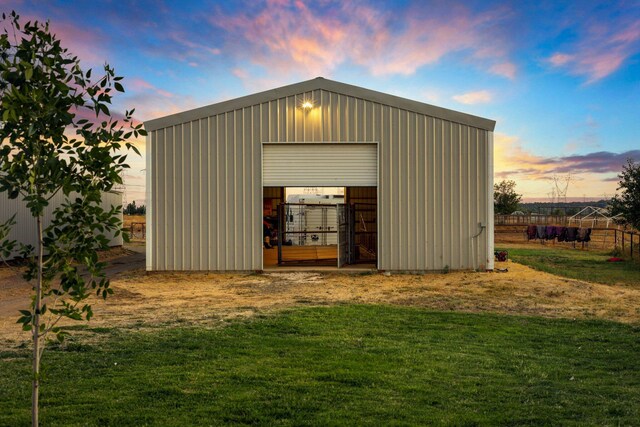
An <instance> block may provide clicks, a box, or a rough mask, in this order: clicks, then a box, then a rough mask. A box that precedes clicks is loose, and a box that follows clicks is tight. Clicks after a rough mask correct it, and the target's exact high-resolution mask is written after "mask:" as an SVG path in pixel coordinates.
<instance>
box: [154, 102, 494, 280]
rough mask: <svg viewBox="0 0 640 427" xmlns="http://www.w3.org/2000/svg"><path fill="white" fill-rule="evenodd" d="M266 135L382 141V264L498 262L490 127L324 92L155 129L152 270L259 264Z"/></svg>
mask: <svg viewBox="0 0 640 427" xmlns="http://www.w3.org/2000/svg"><path fill="white" fill-rule="evenodd" d="M305 98H312V99H313V101H314V103H315V108H314V109H313V110H311V111H304V110H302V109H300V108H299V107H298V103H299V101H300V100H302V99H305ZM178 134H179V135H180V138H177V137H176V135H178ZM264 142H277V143H304V142H333V143H336V142H351V143H353V142H376V143H378V158H379V160H378V161H379V164H378V171H377V175H378V189H377V200H378V204H379V205H378V224H377V228H378V243H379V244H378V267H379V268H380V269H382V270H439V269H443V268H446V267H448V268H452V269H455V268H460V269H471V268H485V267H488V268H491V267H490V262H491V256H490V255H491V253H490V250H489V249H490V248H489V241H490V234H491V232H492V229H491V225H492V223H491V220H492V218H491V217H490V211H491V209H492V207H493V205H492V203H491V197H492V191H491V185H492V183H491V174H492V165H491V156H492V149H491V147H490V145H491V144H492V133H491V132H489V131H485V130H481V129H477V128H474V127H470V126H467V125H462V124H458V123H452V122H449V121H447V120H442V119H438V118H433V117H429V116H425V115H423V114H419V113H415V112H409V111H406V110H402V109H399V108H396V107H391V106H388V105H383V104H380V103H377V102H372V101H369V100H363V99H359V98H356V97H353V96H349V95H348V94H338V93H334V92H329V91H326V90H314V91H312V92H304V93H300V94H298V95H296V96H288V97H284V98H279V99H274V100H270V101H268V102H264V103H261V104H257V105H254V106H248V107H246V108H243V109H240V110H235V111H229V112H226V113H221V114H218V115H215V116H211V117H208V118H202V119H201V120H199V121H195V122H192V123H186V124H184V125H182V126H176V127H175V128H174V127H168V128H166V129H164V130H162V129H161V130H158V131H154V132H152V134H151V138H150V144H151V145H152V147H150V148H149V151H148V154H147V156H148V159H149V163H150V165H148V170H149V171H151V174H150V187H151V188H150V191H151V193H152V194H151V197H150V207H151V209H150V210H151V212H150V234H151V236H150V238H149V241H150V242H154V243H153V245H152V246H150V248H149V249H150V251H151V253H150V257H149V258H150V260H151V261H150V264H151V268H153V269H155V270H171V269H176V268H177V269H199V270H218V271H222V270H258V269H261V268H262V249H261V234H262V233H261V231H262V230H261V225H260V224H261V216H262V200H261V197H262V151H261V150H262V143H264ZM478 223H482V224H483V225H486V226H488V228H487V230H486V231H485V232H483V233H482V234H481V235H480V236H479V237H478V238H476V239H474V241H472V236H473V235H475V234H477V233H478V231H480V229H479V227H478ZM178 234H181V235H180V236H178ZM184 246H187V247H184Z"/></svg>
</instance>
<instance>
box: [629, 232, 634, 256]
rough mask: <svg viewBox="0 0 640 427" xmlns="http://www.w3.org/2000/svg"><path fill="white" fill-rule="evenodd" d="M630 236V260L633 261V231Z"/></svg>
mask: <svg viewBox="0 0 640 427" xmlns="http://www.w3.org/2000/svg"><path fill="white" fill-rule="evenodd" d="M630 234H631V259H633V236H634V233H633V231H632V232H631V233H630Z"/></svg>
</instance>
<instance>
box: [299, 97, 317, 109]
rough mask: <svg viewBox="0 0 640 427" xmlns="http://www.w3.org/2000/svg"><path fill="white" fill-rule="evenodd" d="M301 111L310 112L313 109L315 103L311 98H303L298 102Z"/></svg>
mask: <svg viewBox="0 0 640 427" xmlns="http://www.w3.org/2000/svg"><path fill="white" fill-rule="evenodd" d="M298 106H299V107H300V109H301V110H303V111H307V112H308V111H311V110H312V109H313V107H315V102H314V100H313V99H312V98H303V99H301V100H300V103H299V104H298Z"/></svg>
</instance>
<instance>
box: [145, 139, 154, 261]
mask: <svg viewBox="0 0 640 427" xmlns="http://www.w3.org/2000/svg"><path fill="white" fill-rule="evenodd" d="M154 132H155V131H150V132H149V133H148V134H147V136H146V138H145V164H146V171H145V172H146V174H145V187H146V188H145V196H146V197H145V198H146V200H145V204H146V205H147V209H146V214H145V242H146V243H145V253H146V256H145V258H146V270H147V271H152V270H153V258H152V257H153V191H151V190H152V182H153V167H152V166H153V160H152V155H153V151H152V150H153V148H152V144H151V141H152V139H153V138H152V135H153V134H154Z"/></svg>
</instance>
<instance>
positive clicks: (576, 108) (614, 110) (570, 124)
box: [0, 0, 640, 204]
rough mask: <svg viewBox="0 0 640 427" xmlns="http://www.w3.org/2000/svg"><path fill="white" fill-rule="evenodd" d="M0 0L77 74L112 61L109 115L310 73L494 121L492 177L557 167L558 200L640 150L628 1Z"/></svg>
mask: <svg viewBox="0 0 640 427" xmlns="http://www.w3.org/2000/svg"><path fill="white" fill-rule="evenodd" d="M0 4H2V10H3V11H4V12H9V11H10V10H12V9H15V10H16V11H17V12H18V13H19V14H20V15H21V16H22V17H23V19H39V20H43V19H49V20H50V21H51V26H52V28H53V30H54V32H55V33H57V34H58V36H59V37H60V38H61V39H62V42H63V45H65V46H67V47H68V48H69V49H70V50H71V51H72V52H73V53H75V54H77V55H78V56H79V57H80V58H81V60H82V63H83V65H84V66H85V67H86V68H89V67H99V66H100V64H102V63H104V62H105V61H106V62H108V63H109V64H110V65H112V66H113V67H115V69H116V72H117V73H118V74H119V75H123V76H125V80H124V86H125V88H126V89H127V92H126V94H124V95H123V96H121V97H119V99H118V100H117V103H116V106H115V107H116V108H115V109H116V110H118V109H119V110H122V111H124V109H131V108H132V107H135V108H136V118H137V119H139V120H148V119H152V118H156V117H160V116H163V115H166V114H170V113H175V112H178V111H182V110H186V109H190V108H194V107H198V106H202V105H207V104H211V103H215V102H218V101H223V100H226V99H230V98H235V97H238V96H243V95H247V94H250V93H253V92H256V91H261V90H266V89H270V88H273V87H277V86H282V85H285V84H290V83H295V82H298V81H301V80H307V79H311V78H314V77H318V76H322V77H325V78H329V79H333V80H338V81H341V82H345V83H350V84H355V85H358V86H363V87H366V88H369V89H374V90H378V91H382V92H388V93H392V94H395V95H398V96H403V97H407V98H411V99H415V100H418V101H422V102H426V103H430V104H434V105H438V106H442V107H446V108H451V109H455V110H460V111H464V112H468V113H471V114H475V115H479V116H483V117H487V118H491V119H494V120H496V121H497V126H496V131H495V144H496V146H495V156H496V157H495V178H496V180H500V179H513V180H515V181H516V182H517V190H518V191H519V192H520V193H523V194H524V196H525V197H526V198H547V197H548V193H550V192H551V188H552V182H553V181H552V178H553V176H554V175H556V176H557V177H563V176H565V175H566V174H568V173H571V174H572V183H571V184H570V187H569V191H568V196H570V197H579V198H583V197H585V196H586V197H600V198H601V197H604V195H606V196H608V197H610V196H611V195H613V193H614V192H615V190H616V187H617V178H616V175H617V174H618V173H619V172H620V170H621V168H622V165H623V164H624V163H625V159H626V158H627V157H631V158H634V159H636V160H640V1H637V0H629V1H603V2H596V1H587V0H585V1H573V2H562V1H536V2H521V1H512V2H507V1H493V2H492V1H485V0H482V1H460V2H456V1H416V2H411V1H395V2H382V1H350V2H349V1H345V2H341V1H326V0H317V1H287V0H273V1H266V2H262V1H257V0H253V1H247V2H241V1H237V2H232V1H228V2H216V1H206V2H205V1H203V2H189V1H180V2H169V1H166V2H163V1H131V2H127V1H97V0H93V1H75V2H74V1H49V2H43V1H8V2H7V1H0ZM143 145H144V141H142V142H141V143H140V146H141V148H142V149H143V148H144V146H143ZM143 154H144V150H143ZM130 160H131V161H130V163H131V165H132V169H131V171H130V172H129V173H128V174H127V176H126V183H127V199H128V201H132V200H136V201H137V202H138V204H140V203H141V202H143V201H144V171H143V169H144V159H143V158H131V159H130Z"/></svg>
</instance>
